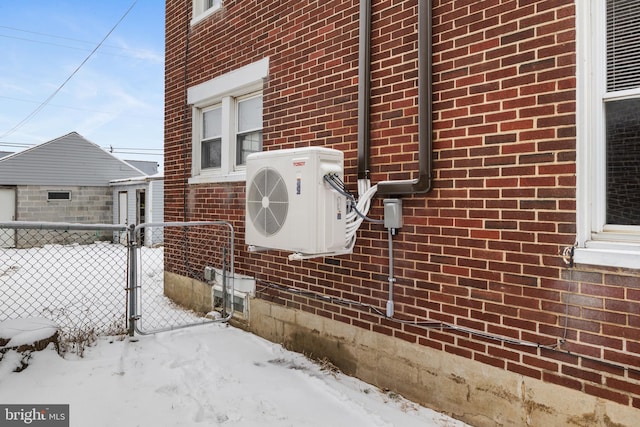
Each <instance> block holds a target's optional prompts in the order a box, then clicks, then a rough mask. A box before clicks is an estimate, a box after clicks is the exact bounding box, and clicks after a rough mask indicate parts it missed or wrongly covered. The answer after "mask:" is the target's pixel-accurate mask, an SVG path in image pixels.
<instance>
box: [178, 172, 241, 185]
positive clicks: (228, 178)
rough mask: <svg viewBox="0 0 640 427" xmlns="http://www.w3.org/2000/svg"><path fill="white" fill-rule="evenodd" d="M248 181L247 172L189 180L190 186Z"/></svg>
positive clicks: (204, 175)
mask: <svg viewBox="0 0 640 427" xmlns="http://www.w3.org/2000/svg"><path fill="white" fill-rule="evenodd" d="M246 179H247V174H246V173H245V171H244V170H243V171H238V172H233V173H230V174H227V175H222V174H200V175H196V176H193V177H191V178H189V184H216V183H221V182H241V181H242V182H244V181H246Z"/></svg>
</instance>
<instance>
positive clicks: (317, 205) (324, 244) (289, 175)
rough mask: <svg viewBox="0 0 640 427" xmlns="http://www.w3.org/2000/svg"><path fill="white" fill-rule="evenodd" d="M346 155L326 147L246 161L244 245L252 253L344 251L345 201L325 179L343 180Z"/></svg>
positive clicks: (276, 152) (263, 155)
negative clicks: (328, 177) (273, 251)
mask: <svg viewBox="0 0 640 427" xmlns="http://www.w3.org/2000/svg"><path fill="white" fill-rule="evenodd" d="M343 169H344V155H343V153H342V152H341V151H338V150H334V149H330V148H325V147H306V148H293V149H285V150H274V151H264V152H260V153H254V154H250V155H249V156H248V157H247V189H246V215H245V241H246V243H247V245H249V246H250V249H254V250H255V249H257V250H259V249H280V250H284V251H291V252H296V253H302V254H323V253H331V252H335V251H339V250H341V249H344V247H345V233H346V231H345V224H346V221H345V217H346V212H345V209H346V200H345V197H344V196H343V195H341V194H339V193H338V192H336V191H334V190H333V189H332V188H331V187H330V186H329V184H327V183H326V182H325V181H324V178H323V177H324V176H325V175H326V174H328V173H333V174H337V175H338V176H339V177H340V179H342V178H343Z"/></svg>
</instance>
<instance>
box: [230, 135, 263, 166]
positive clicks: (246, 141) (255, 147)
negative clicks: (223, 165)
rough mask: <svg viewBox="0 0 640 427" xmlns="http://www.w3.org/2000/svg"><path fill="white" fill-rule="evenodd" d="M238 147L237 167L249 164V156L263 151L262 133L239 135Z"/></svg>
mask: <svg viewBox="0 0 640 427" xmlns="http://www.w3.org/2000/svg"><path fill="white" fill-rule="evenodd" d="M237 144H238V145H237V147H236V165H244V164H246V163H247V156H248V155H249V154H251V153H257V152H259V151H262V131H256V132H250V133H245V134H242V135H238V143H237Z"/></svg>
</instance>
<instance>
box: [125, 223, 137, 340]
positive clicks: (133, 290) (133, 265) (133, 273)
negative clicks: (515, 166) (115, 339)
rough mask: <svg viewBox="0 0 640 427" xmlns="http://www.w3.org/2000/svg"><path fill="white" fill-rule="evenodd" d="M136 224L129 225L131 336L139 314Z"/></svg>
mask: <svg viewBox="0 0 640 427" xmlns="http://www.w3.org/2000/svg"><path fill="white" fill-rule="evenodd" d="M135 227H136V226H135V224H131V225H130V226H129V231H128V233H127V236H128V239H127V241H128V251H129V336H133V335H134V334H135V329H136V320H137V319H138V314H137V308H136V307H137V300H138V299H137V292H138V262H137V251H136V236H135Z"/></svg>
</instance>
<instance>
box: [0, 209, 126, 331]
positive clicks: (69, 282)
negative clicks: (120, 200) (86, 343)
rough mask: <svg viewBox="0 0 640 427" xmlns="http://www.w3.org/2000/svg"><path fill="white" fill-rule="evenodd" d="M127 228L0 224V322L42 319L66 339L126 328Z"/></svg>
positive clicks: (106, 225)
mask: <svg viewBox="0 0 640 427" xmlns="http://www.w3.org/2000/svg"><path fill="white" fill-rule="evenodd" d="M124 231H126V228H124V227H123V226H114V225H109V224H95V225H78V224H54V223H20V222H14V223H3V224H0V236H2V241H0V245H1V247H0V294H1V295H2V298H1V299H0V321H3V320H6V319H16V318H27V317H45V318H48V319H51V320H53V321H55V322H56V323H57V324H58V325H59V327H60V334H61V338H62V340H63V341H65V342H72V343H73V342H80V341H82V340H83V339H85V338H87V337H90V336H92V335H115V334H122V333H125V332H126V331H127V326H126V324H127V298H126V295H127V256H128V252H127V247H126V246H123V245H120V244H113V243H112V241H113V240H114V236H117V235H118V234H119V233H122V232H124Z"/></svg>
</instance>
